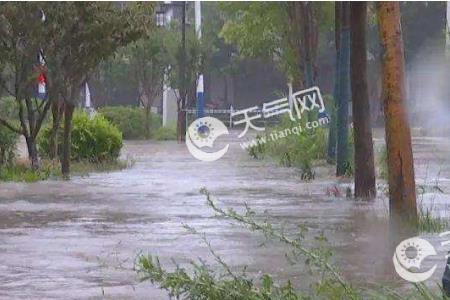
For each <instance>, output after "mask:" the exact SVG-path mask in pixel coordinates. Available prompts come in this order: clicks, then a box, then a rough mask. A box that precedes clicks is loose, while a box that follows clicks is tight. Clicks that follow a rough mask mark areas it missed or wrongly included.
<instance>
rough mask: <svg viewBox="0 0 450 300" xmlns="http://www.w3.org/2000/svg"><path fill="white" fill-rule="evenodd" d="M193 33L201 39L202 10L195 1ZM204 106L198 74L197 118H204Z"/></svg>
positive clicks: (200, 78) (200, 80)
mask: <svg viewBox="0 0 450 300" xmlns="http://www.w3.org/2000/svg"><path fill="white" fill-rule="evenodd" d="M195 32H196V34H197V38H198V40H199V41H200V40H201V39H202V8H201V2H200V1H195ZM204 106H205V99H204V87H203V74H199V76H198V83H197V118H202V117H203V116H204Z"/></svg>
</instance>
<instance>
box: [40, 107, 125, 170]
mask: <svg viewBox="0 0 450 300" xmlns="http://www.w3.org/2000/svg"><path fill="white" fill-rule="evenodd" d="M62 132H63V129H62V128H61V129H60V131H59V136H58V143H59V145H60V147H59V149H61V148H62V147H61V145H62ZM50 134H51V126H47V127H45V128H44V129H42V131H41V133H40V136H39V139H38V145H39V151H40V152H41V155H43V156H46V157H48V156H49V153H50V151H49V150H50V147H49V138H50ZM122 145H123V142H122V133H121V132H120V131H119V129H117V127H116V126H114V125H113V124H111V122H109V121H108V120H107V119H106V118H105V117H103V116H102V115H101V114H97V115H95V116H94V117H93V118H89V116H88V114H87V113H85V112H79V111H77V112H76V113H75V114H74V117H73V122H72V147H71V159H72V160H74V161H82V160H87V161H90V162H95V163H100V162H104V161H110V160H115V159H117V158H118V157H119V154H120V149H121V148H122ZM59 154H60V153H59Z"/></svg>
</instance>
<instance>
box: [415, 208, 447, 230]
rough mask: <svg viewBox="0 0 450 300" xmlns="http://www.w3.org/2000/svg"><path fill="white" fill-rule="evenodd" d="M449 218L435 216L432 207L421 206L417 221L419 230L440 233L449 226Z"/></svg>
mask: <svg viewBox="0 0 450 300" xmlns="http://www.w3.org/2000/svg"><path fill="white" fill-rule="evenodd" d="M448 225H449V222H448V220H447V219H444V218H440V217H436V216H433V214H432V210H431V209H428V208H426V209H424V208H423V207H420V208H419V218H418V221H417V230H418V231H419V232H431V233H440V232H442V231H445V230H446V229H447V228H448Z"/></svg>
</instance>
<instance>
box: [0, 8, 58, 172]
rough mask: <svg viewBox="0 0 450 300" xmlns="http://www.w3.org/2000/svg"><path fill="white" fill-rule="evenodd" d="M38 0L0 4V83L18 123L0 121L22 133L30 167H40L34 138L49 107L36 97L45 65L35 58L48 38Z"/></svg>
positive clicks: (44, 72)
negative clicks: (12, 102) (10, 99)
mask: <svg viewBox="0 0 450 300" xmlns="http://www.w3.org/2000/svg"><path fill="white" fill-rule="evenodd" d="M44 27H45V24H43V18H42V11H41V9H40V5H39V4H37V3H18V2H10V3H5V4H2V5H1V6H0V41H1V43H0V65H4V66H5V69H6V71H5V70H3V72H2V73H0V85H1V86H2V87H3V88H4V89H5V90H6V91H7V92H8V93H9V94H10V95H11V96H12V97H14V98H15V100H16V101H15V102H16V105H17V107H18V120H19V124H20V126H16V125H15V124H12V123H11V122H10V121H8V120H5V119H0V124H2V125H4V126H6V127H7V128H9V129H10V130H12V131H14V132H16V133H18V134H21V135H23V136H24V137H25V141H26V144H27V150H28V156H29V158H30V162H31V167H32V169H33V170H37V169H38V168H39V157H38V151H37V147H36V138H37V135H38V133H39V131H40V129H41V125H42V122H43V121H44V119H45V116H46V114H47V112H48V110H49V108H50V101H43V100H41V99H38V97H37V84H38V80H37V79H38V76H40V74H46V73H47V69H46V66H44V65H42V64H41V63H39V62H38V59H37V57H38V51H40V49H41V47H42V41H45V40H47V39H49V38H51V35H49V33H48V31H47V30H46V28H44Z"/></svg>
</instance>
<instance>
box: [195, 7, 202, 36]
mask: <svg viewBox="0 0 450 300" xmlns="http://www.w3.org/2000/svg"><path fill="white" fill-rule="evenodd" d="M195 32H196V33H197V37H198V39H199V40H200V39H201V38H202V6H201V3H200V1H195Z"/></svg>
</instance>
